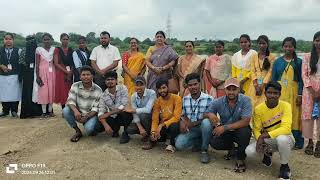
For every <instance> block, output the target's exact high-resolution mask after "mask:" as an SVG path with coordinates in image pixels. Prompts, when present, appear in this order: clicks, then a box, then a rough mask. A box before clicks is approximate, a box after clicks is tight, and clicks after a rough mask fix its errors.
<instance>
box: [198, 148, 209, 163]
mask: <svg viewBox="0 0 320 180" xmlns="http://www.w3.org/2000/svg"><path fill="white" fill-rule="evenodd" d="M209 161H210V157H209V154H208V152H207V151H202V152H201V154H200V162H202V163H204V164H207V163H209Z"/></svg>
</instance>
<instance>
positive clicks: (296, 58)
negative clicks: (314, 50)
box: [282, 37, 299, 75]
mask: <svg viewBox="0 0 320 180" xmlns="http://www.w3.org/2000/svg"><path fill="white" fill-rule="evenodd" d="M286 42H291V43H292V45H293V47H294V48H296V47H297V41H296V39H295V38H293V37H286V38H284V40H283V41H282V47H283V46H284V44H285V43H286ZM293 64H294V66H293V69H294V73H295V75H298V74H299V71H298V68H297V65H298V56H297V53H296V51H294V52H293Z"/></svg>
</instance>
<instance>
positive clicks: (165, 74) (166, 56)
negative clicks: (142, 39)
mask: <svg viewBox="0 0 320 180" xmlns="http://www.w3.org/2000/svg"><path fill="white" fill-rule="evenodd" d="M155 39H156V44H155V45H154V46H151V47H150V48H149V49H148V51H147V54H146V65H147V66H148V68H149V71H148V76H147V87H148V89H152V90H154V91H155V92H157V88H156V82H157V81H158V80H159V79H168V80H169V89H170V88H172V86H171V84H170V82H171V81H170V80H171V79H172V78H173V75H174V74H173V70H174V69H175V66H176V64H177V60H178V58H179V56H178V55H177V53H176V51H175V50H173V49H172V47H170V46H168V45H167V44H166V43H165V40H166V36H165V34H164V32H163V31H158V32H157V33H156V35H155ZM170 86H171V87H170Z"/></svg>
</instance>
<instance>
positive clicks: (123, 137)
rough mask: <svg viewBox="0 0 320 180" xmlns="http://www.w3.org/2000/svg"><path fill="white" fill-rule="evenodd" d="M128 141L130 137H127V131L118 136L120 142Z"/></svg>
mask: <svg viewBox="0 0 320 180" xmlns="http://www.w3.org/2000/svg"><path fill="white" fill-rule="evenodd" d="M129 141H130V137H129V135H128V133H126V132H123V133H122V135H121V137H120V144H125V143H128V142H129Z"/></svg>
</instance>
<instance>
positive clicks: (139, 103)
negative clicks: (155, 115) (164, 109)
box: [131, 89, 157, 114]
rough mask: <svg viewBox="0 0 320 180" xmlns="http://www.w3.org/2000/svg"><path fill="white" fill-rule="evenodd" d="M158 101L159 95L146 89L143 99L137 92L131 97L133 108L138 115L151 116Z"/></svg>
mask: <svg viewBox="0 0 320 180" xmlns="http://www.w3.org/2000/svg"><path fill="white" fill-rule="evenodd" d="M156 99H157V94H156V92H155V91H154V90H152V89H145V90H144V93H143V97H142V98H141V97H140V96H138V94H137V92H135V93H133V94H132V96H131V106H132V108H134V109H136V113H137V114H142V113H146V114H151V111H152V107H153V103H154V101H155V100H156Z"/></svg>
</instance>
